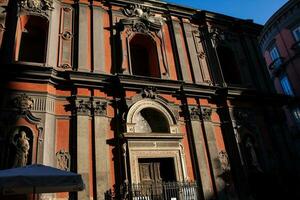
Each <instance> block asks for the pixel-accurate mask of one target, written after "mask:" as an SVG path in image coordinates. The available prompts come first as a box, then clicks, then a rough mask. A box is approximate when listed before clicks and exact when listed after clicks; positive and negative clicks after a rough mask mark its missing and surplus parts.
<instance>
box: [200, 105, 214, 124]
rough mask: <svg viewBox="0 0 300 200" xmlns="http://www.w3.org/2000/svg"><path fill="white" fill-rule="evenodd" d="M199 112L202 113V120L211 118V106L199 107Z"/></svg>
mask: <svg viewBox="0 0 300 200" xmlns="http://www.w3.org/2000/svg"><path fill="white" fill-rule="evenodd" d="M201 113H202V119H203V120H204V121H210V120H211V113H212V109H211V108H201Z"/></svg>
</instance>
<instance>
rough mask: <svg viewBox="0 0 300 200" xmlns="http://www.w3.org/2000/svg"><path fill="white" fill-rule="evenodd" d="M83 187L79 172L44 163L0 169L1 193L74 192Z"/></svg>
mask: <svg viewBox="0 0 300 200" xmlns="http://www.w3.org/2000/svg"><path fill="white" fill-rule="evenodd" d="M83 189H84V183H83V181H82V177H81V175H80V174H76V173H73V172H68V171H63V170H60V169H57V168H53V167H49V166H45V165H28V166H25V167H19V168H12V169H6V170H0V192H1V193H2V194H3V195H14V194H28V193H33V194H35V193H56V192H75V191H81V190H83Z"/></svg>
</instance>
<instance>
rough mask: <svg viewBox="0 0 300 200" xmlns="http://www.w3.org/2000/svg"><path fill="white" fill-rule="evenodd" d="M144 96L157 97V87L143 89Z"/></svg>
mask: <svg viewBox="0 0 300 200" xmlns="http://www.w3.org/2000/svg"><path fill="white" fill-rule="evenodd" d="M142 97H143V98H151V99H155V98H156V97H157V92H156V88H154V87H148V88H144V89H143V90H142Z"/></svg>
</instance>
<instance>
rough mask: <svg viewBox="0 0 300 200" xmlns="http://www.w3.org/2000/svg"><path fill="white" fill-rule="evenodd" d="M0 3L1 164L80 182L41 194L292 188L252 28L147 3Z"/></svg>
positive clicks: (262, 195)
mask: <svg viewBox="0 0 300 200" xmlns="http://www.w3.org/2000/svg"><path fill="white" fill-rule="evenodd" d="M0 3H1V4H0V6H1V7H0V8H1V10H2V11H3V12H1V15H0V25H1V30H0V33H1V34H0V36H1V37H0V44H1V52H0V55H1V81H2V83H1V90H0V91H1V97H2V98H1V99H0V100H1V101H0V106H1V112H0V133H1V135H0V143H1V144H0V169H4V168H10V167H17V166H20V165H23V164H22V163H26V164H32V163H42V164H45V165H50V166H56V167H58V168H61V169H65V170H71V171H75V172H78V173H80V174H82V176H83V178H84V181H85V183H86V189H85V190H84V191H83V192H79V193H78V194H70V195H69V194H64V193H63V194H47V195H42V197H43V198H45V199H46V198H49V199H68V198H69V197H70V198H71V199H80V200H85V199H172V200H173V199H194V200H196V199H205V200H212V199H240V200H250V199H251V200H252V199H276V198H281V199H284V198H288V197H289V195H290V196H292V195H294V194H295V193H296V192H297V191H298V182H299V181H298V177H299V176H298V175H299V172H298V171H299V169H300V168H299V167H298V166H297V165H296V164H295V163H294V161H293V158H294V157H292V155H290V151H289V147H288V146H289V145H288V142H287V139H288V138H287V137H286V136H287V135H288V134H287V133H286V128H285V123H284V120H283V118H284V117H283V114H282V111H281V108H280V107H281V106H283V105H284V103H285V100H286V97H284V96H280V95H276V94H275V93H274V92H273V89H272V86H271V82H270V81H269V78H268V74H267V70H266V68H265V66H264V62H263V60H262V57H261V56H260V53H259V49H258V41H257V37H258V34H259V33H260V31H261V29H262V26H260V25H257V24H254V23H252V21H250V20H241V19H236V18H233V17H228V16H224V15H221V14H216V13H211V12H207V11H201V10H196V9H192V8H186V7H182V6H179V5H173V4H169V3H165V2H161V1H157V0H147V1H146V0H145V1H139V0H137V1H133V0H132V1H128V0H110V1H87V0H79V1H74V2H73V1H71V0H62V1H57V0H1V1H0ZM28 146H29V148H28ZM149 185H151V186H150V187H149Z"/></svg>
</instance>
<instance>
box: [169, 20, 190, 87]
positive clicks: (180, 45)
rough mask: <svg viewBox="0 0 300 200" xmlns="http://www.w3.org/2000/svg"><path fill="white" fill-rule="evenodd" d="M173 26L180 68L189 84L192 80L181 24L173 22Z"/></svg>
mask: <svg viewBox="0 0 300 200" xmlns="http://www.w3.org/2000/svg"><path fill="white" fill-rule="evenodd" d="M172 24H173V31H174V37H175V42H176V47H177V52H178V56H179V65H180V66H179V67H180V70H181V73H182V78H183V80H184V81H187V82H191V80H190V78H189V74H188V70H187V67H188V62H187V60H186V56H185V55H184V53H185V52H184V51H183V49H184V47H183V44H184V42H183V41H182V39H183V38H182V36H181V34H180V30H181V25H180V22H178V21H175V20H172Z"/></svg>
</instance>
